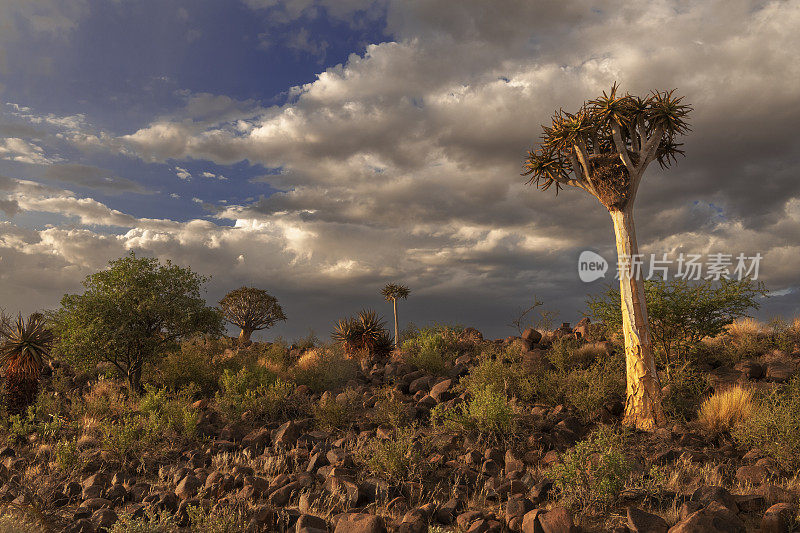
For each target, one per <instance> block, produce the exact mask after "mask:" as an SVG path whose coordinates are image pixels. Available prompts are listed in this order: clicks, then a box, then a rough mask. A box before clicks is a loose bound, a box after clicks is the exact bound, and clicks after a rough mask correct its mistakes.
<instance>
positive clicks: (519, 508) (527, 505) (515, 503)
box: [506, 495, 533, 522]
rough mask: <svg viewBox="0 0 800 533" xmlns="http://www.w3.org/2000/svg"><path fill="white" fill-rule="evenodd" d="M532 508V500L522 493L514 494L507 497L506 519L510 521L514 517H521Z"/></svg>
mask: <svg viewBox="0 0 800 533" xmlns="http://www.w3.org/2000/svg"><path fill="white" fill-rule="evenodd" d="M532 510H533V502H532V501H530V500H529V499H528V498H525V497H524V496H522V495H514V496H511V497H510V498H509V499H508V503H507V504H506V521H507V522H509V521H511V519H512V518H515V517H523V516H525V515H526V514H527V513H528V512H530V511H532Z"/></svg>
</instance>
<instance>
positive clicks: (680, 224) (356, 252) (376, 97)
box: [9, 0, 800, 331]
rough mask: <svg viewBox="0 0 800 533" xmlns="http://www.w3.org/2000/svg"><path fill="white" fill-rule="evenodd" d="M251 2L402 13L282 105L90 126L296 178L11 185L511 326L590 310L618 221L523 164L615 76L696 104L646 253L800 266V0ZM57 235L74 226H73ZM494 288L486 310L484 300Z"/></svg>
mask: <svg viewBox="0 0 800 533" xmlns="http://www.w3.org/2000/svg"><path fill="white" fill-rule="evenodd" d="M247 4H248V5H250V6H251V7H252V8H253V9H255V10H279V11H280V12H281V13H283V14H284V15H285V16H286V17H287V18H288V19H292V20H296V19H299V18H302V17H311V16H316V15H314V14H315V13H316V14H319V13H321V12H323V11H325V12H327V13H329V14H330V13H334V12H335V15H334V16H337V17H341V19H342V20H346V19H347V17H352V16H353V14H354V13H357V12H360V11H364V10H366V9H372V8H375V9H381V10H385V13H386V31H387V32H388V33H389V34H391V35H392V36H394V41H391V42H384V43H381V44H373V45H369V46H368V47H367V48H366V51H365V53H364V54H363V55H352V56H351V57H350V58H349V59H348V60H347V62H346V63H344V64H341V65H336V66H333V67H331V68H328V69H326V70H325V71H324V72H321V73H320V74H319V75H318V77H317V79H316V80H315V81H313V82H311V83H307V84H304V85H302V86H298V87H294V88H292V89H291V90H290V98H289V101H288V102H287V103H286V104H284V105H281V106H272V107H261V106H259V105H258V103H256V102H253V101H238V100H235V99H233V98H230V97H228V96H224V95H211V94H198V95H193V94H189V93H186V94H185V95H184V106H183V107H182V108H181V109H179V110H176V111H175V112H174V113H171V114H167V115H162V116H159V117H157V118H155V119H154V120H153V121H152V122H151V123H150V124H148V125H147V126H145V127H143V128H141V129H138V130H136V131H131V132H127V133H126V134H124V135H119V136H116V137H114V136H109V135H105V136H104V135H103V134H93V135H89V134H86V135H85V136H84V137H82V138H81V139H84V140H85V142H84V141H83V140H82V141H81V142H83V143H84V144H80V143H78V140H77V138H75V139H76V144H78V145H80V146H86V145H92V146H102V147H105V149H108V150H114V151H118V152H122V153H125V154H135V155H136V156H137V157H139V158H141V159H142V160H144V161H147V162H162V163H168V164H170V165H174V166H173V168H174V169H175V173H176V175H177V176H178V177H179V178H181V179H183V180H188V179H190V178H191V177H192V176H191V173H190V172H189V171H188V170H186V168H184V167H183V166H177V165H175V162H179V164H181V165H183V163H181V162H183V161H188V160H190V159H191V160H209V161H211V162H213V163H215V164H218V165H226V164H233V163H238V162H241V161H245V160H246V161H248V162H250V163H251V164H261V165H263V166H264V167H267V168H270V169H279V170H278V172H277V173H275V174H270V175H267V176H264V177H263V178H261V179H262V180H263V181H266V182H267V183H269V184H270V185H272V186H273V187H276V188H278V189H280V190H281V191H282V192H278V193H276V194H273V195H271V196H269V197H265V198H260V199H258V200H255V201H252V202H251V201H245V202H240V203H239V204H237V205H227V206H222V207H218V208H216V209H215V210H214V211H213V212H214V213H215V214H214V218H213V221H208V220H207V221H191V222H185V223H178V222H172V221H166V220H165V221H148V220H143V219H134V218H133V217H131V216H130V215H126V214H124V213H121V212H118V211H117V212H115V211H114V210H110V209H108V208H107V207H105V206H103V205H102V204H101V205H96V204H93V203H91V202H87V201H86V199H80V198H77V197H69V195H67V197H63V198H62V197H52V196H51V197H48V198H40V199H32V198H29V197H24V198H23V197H21V196H13V195H12V196H13V197H9V198H10V199H12V200H14V201H17V202H18V203H19V208H20V209H39V210H48V209H49V210H52V211H53V212H58V213H62V214H64V215H65V216H70V217H73V219H75V218H77V220H79V221H81V223H84V224H105V225H116V226H118V227H126V228H129V230H128V231H127V233H125V234H123V235H116V236H114V237H113V239H112V238H111V237H110V236H108V235H105V236H104V234H102V233H99V232H95V231H91V232H90V234H87V235H88V236H87V235H84V234H80V235H78V234H74V235H73V236H72V237H71V238H75V239H78V238H80V239H89V240H90V241H91V239H94V238H95V236H96V238H98V239H100V238H105V237H108V238H109V239H110V240H109V241H108V243H111V242H113V243H115V244H114V246H116V248H114V247H112V246H111V245H110V244H107V246H108V248H107V249H108V250H116V251H123V250H128V249H136V250H147V251H148V253H152V254H155V255H158V256H160V257H170V258H173V259H176V260H179V261H181V262H185V263H186V264H191V265H192V266H193V267H194V266H196V267H197V268H198V269H200V270H204V269H208V271H209V272H210V271H214V272H221V274H220V278H219V279H218V280H217V282H219V283H220V284H223V283H224V282H228V281H230V282H232V283H233V282H236V281H237V280H240V281H242V282H244V281H252V282H263V283H264V284H269V285H278V286H281V287H283V288H284V289H285V291H286V292H287V294H294V295H305V296H304V297H309V296H308V295H309V294H311V293H313V292H314V291H315V290H325V291H326V292H325V293H326V294H328V295H330V294H333V293H336V292H337V291H341V293H343V294H344V293H348V294H351V295H355V296H353V297H354V298H355V297H363V296H364V295H365V294H367V293H370V294H371V293H372V292H374V290H373V286H378V285H380V283H382V282H385V281H386V280H389V279H403V280H405V281H407V282H408V283H409V284H410V285H412V286H414V287H418V288H419V289H418V291H417V292H416V293H415V294H417V295H422V297H423V298H424V297H431V298H432V297H433V296H436V297H438V298H443V300H442V301H444V302H448V303H447V304H441V305H442V306H443V305H450V306H453V307H455V306H458V305H460V306H462V309H461V311H460V312H461V313H462V314H461V315H460V316H462V317H464V319H465V320H466V319H470V317H476V318H477V317H479V316H480V317H482V320H484V321H488V322H489V325H490V326H491V327H494V328H495V331H497V330H498V329H500V328H501V327H502V326H503V324H502V323H501V322H502V321H503V320H504V319H503V318H497V317H498V316H499V315H500V310H502V309H508V308H510V307H511V308H513V307H514V306H516V305H520V302H522V301H527V298H528V296H529V295H530V293H532V292H536V293H537V295H539V296H542V297H544V298H546V299H547V298H549V299H551V300H552V301H554V302H556V305H554V307H559V308H563V309H567V310H571V311H572V312H576V311H577V310H578V309H580V308H581V307H582V301H583V298H584V295H585V293H586V292H589V290H590V288H589V287H586V286H582V285H578V281H577V276H576V275H575V274H574V270H575V260H576V258H577V255H578V253H579V251H580V250H582V249H586V248H590V249H594V250H596V251H598V252H601V253H603V254H604V255H606V256H607V257H611V254H612V253H613V236H612V232H611V224H610V221H609V219H608V216H607V215H606V214H605V212H604V210H603V209H602V208H601V206H600V205H599V204H598V203H597V202H596V201H595V200H593V199H591V198H589V197H588V196H586V195H583V194H582V193H581V192H579V191H577V190H569V191H565V192H563V193H562V194H559V196H558V197H557V198H555V197H554V196H553V195H552V193H551V191H548V192H547V193H538V192H537V191H534V190H531V189H530V188H527V187H526V186H525V185H524V179H523V178H521V177H520V176H519V173H520V170H521V162H522V159H523V157H524V154H525V151H526V149H528V148H529V147H530V146H531V144H532V143H534V142H536V139H537V137H538V135H539V133H540V127H539V125H540V124H542V123H545V122H546V121H547V120H548V118H549V116H550V115H551V113H552V112H553V111H554V110H556V109H559V108H560V107H564V108H565V109H567V110H569V109H575V108H577V107H578V106H580V104H581V103H582V102H583V101H584V100H585V99H587V98H590V97H593V96H595V95H597V94H598V93H599V92H601V91H602V90H607V89H608V88H609V87H610V85H611V84H612V82H613V81H615V80H616V81H619V82H621V83H622V86H623V89H624V90H629V91H631V92H633V93H638V94H645V93H646V92H647V91H649V90H650V89H653V88H657V89H667V88H673V87H677V88H678V90H679V92H680V94H684V95H685V96H686V100H687V101H688V102H689V103H691V104H692V105H693V106H694V107H695V111H694V113H693V115H692V117H691V119H692V127H693V131H692V132H691V133H690V134H689V135H688V136H687V138H686V139H685V142H686V145H685V149H686V152H687V158H686V159H683V160H680V161H679V163H678V165H677V166H676V167H675V168H673V169H671V170H669V171H661V170H659V169H658V168H651V169H650V170H649V171H648V174H647V175H646V177H645V180H646V182H645V183H644V185H643V187H642V189H641V191H640V197H639V199H638V201H637V225H638V228H637V235H638V237H639V239H640V244H641V246H642V250H643V251H644V252H646V253H651V252H652V253H659V252H662V251H663V252H673V251H681V250H683V251H697V253H710V252H717V251H719V252H727V253H737V252H740V251H741V252H748V253H749V252H754V251H760V252H761V253H762V254H764V256H765V258H764V260H763V267H764V268H763V273H764V276H765V279H767V280H768V281H769V283H771V284H773V285H774V288H778V289H780V288H785V287H786V286H798V285H800V279H798V278H797V275H796V274H795V273H793V272H792V271H791V268H790V265H791V264H792V263H791V261H789V260H788V258H790V257H792V254H796V252H797V250H795V249H794V248H793V247H792V246H787V243H791V242H796V241H797V240H798V237H800V225H799V224H798V215H797V213H798V207H797V206H798V201H799V200H798V198H800V181H798V180H797V179H796V177H797V175H798V171H800V159H798V157H797V155H796V154H798V153H800V146H798V144H800V141H799V140H798V139H797V136H796V135H794V134H793V132H794V128H795V124H797V122H798V121H799V120H800V108H798V106H797V105H796V102H797V101H800V83H798V82H800V63H798V62H797V61H796V60H795V57H794V55H795V52H794V51H795V50H797V49H800V37H799V36H798V34H797V32H796V28H797V27H798V26H800V5H798V4H797V3H793V2H757V1H752V2H748V1H744V0H742V1H735V2H722V1H721V0H720V1H700V0H697V1H681V2H678V1H673V0H657V1H653V2H646V3H645V2H639V3H630V2H622V1H621V0H602V1H600V2H597V3H595V4H593V8H592V9H590V8H587V7H586V5H585V4H583V3H580V2H562V1H556V0H553V1H546V2H536V3H531V2H526V1H523V0H503V1H500V2H496V3H493V4H492V5H491V7H490V8H489V7H487V3H486V2H482V1H479V0H465V1H463V2H460V3H459V7H458V9H453V6H452V2H446V1H444V0H438V1H429V0H426V1H417V0H404V1H400V0H397V1H388V2H382V3H380V5H379V6H377V7H375V6H376V4H375V3H370V4H368V3H366V2H362V1H355V0H354V1H352V2H333V1H322V0H298V1H286V2H279V1H278V0H248V1H247ZM337 6H338V7H337ZM382 12H383V11H382ZM764 80H770V82H769V83H765V81H764ZM19 112H20V113H30V112H29V111H19ZM192 168H194V167H192ZM195 174H196V175H197V176H198V177H200V176H202V177H206V178H211V177H212V176H213V177H216V178H219V175H218V174H216V173H213V172H199V173H198V172H195ZM205 174H210V175H212V176H206V175H205ZM196 200H197V199H196ZM197 201H198V203H199V204H202V205H204V206H205V205H206V204H205V203H204V202H203V201H202V200H197ZM104 207H105V209H104ZM211 208H212V206H209V209H211ZM98 221H99V222H98ZM98 231H99V230H98ZM50 235H51V237H50V239H52V242H53V243H55V241H56V240H57V239H59V238H66V237H67V236H66V234H58V233H56V232H52V233H51V234H50ZM30 238H33V237H30ZM38 238H41V236H39V237H38ZM42 246H44V245H42ZM47 246H50V247H51V249H58V250H60V248H57V245H56V244H48V245H47ZM65 253H66V252H61V251H58V252H57V253H56V255H58V256H60V257H66V255H64V254H65ZM72 253H73V255H75V254H78V253H79V251H75V252H72ZM109 253H110V252H109ZM73 255H71V256H70V257H73ZM64 261H65V264H66V263H69V261H67V260H66V259H64ZM476 301H480V302H481V306H482V308H483V310H481V311H477V310H473V309H467V308H466V307H464V306H468V305H469V306H474V305H475V302H476ZM427 302H428V303H430V302H431V300H428V301H427ZM320 305H322V304H320ZM323 307H324V305H323ZM431 309H432V310H433V309H434V308H433V307H432V308H431ZM565 318H566V319H569V317H565Z"/></svg>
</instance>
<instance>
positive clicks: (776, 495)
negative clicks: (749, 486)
mask: <svg viewBox="0 0 800 533" xmlns="http://www.w3.org/2000/svg"><path fill="white" fill-rule="evenodd" d="M753 494H757V495H759V496H763V497H764V500H765V501H766V503H767V505H773V504H776V503H792V502H794V500H795V497H794V494H792V493H791V492H790V491H788V490H786V489H784V488H783V487H778V486H777V485H773V484H771V483H764V484H762V485H761V486H760V487H758V488H757V489H756V490H754V491H753Z"/></svg>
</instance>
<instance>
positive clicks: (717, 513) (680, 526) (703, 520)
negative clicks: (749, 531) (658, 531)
mask: <svg viewBox="0 0 800 533" xmlns="http://www.w3.org/2000/svg"><path fill="white" fill-rule="evenodd" d="M669 533H746V530H745V527H744V524H743V523H742V521H741V520H740V519H739V517H737V516H736V515H735V514H734V513H732V512H730V511H729V510H728V509H727V508H726V507H724V506H722V505H721V504H719V503H717V504H716V505H714V503H712V504H710V505H709V506H707V507H705V508H703V509H700V510H699V511H696V512H694V513H692V514H690V515H689V516H687V517H686V518H685V519H683V520H681V521H680V522H678V523H677V524H675V525H674V526H673V527H672V528H670V529H669Z"/></svg>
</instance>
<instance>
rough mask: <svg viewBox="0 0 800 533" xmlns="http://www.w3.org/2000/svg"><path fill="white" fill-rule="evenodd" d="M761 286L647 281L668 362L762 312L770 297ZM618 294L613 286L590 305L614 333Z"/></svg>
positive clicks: (654, 329)
mask: <svg viewBox="0 0 800 533" xmlns="http://www.w3.org/2000/svg"><path fill="white" fill-rule="evenodd" d="M766 292H767V291H766V289H764V286H763V284H762V283H756V282H754V281H753V280H751V279H749V278H745V279H742V280H733V279H725V278H720V280H719V282H718V283H714V281H712V280H704V281H701V282H692V281H690V280H686V279H683V278H674V279H672V280H668V281H667V280H663V279H653V280H646V281H645V282H644V294H645V299H646V300H647V311H648V314H649V318H650V330H651V333H652V336H653V339H654V341H655V343H656V344H657V345H658V347H659V348H660V349H661V352H662V353H663V355H664V357H665V359H666V361H667V362H668V363H672V362H675V358H676V357H679V356H680V355H681V354H682V353H685V352H686V351H687V350H688V349H690V348H691V347H692V346H694V345H696V344H697V343H698V342H700V340H701V339H703V338H704V337H713V336H715V335H719V334H720V333H722V332H723V331H724V329H725V326H727V325H728V324H731V323H732V322H733V321H734V320H736V319H737V318H742V317H745V316H747V313H748V311H749V310H750V309H758V308H759V307H760V305H761V304H760V303H759V301H758V298H759V297H760V296H763V295H765V294H766ZM619 300H620V295H619V290H617V289H615V288H614V287H609V288H608V290H607V291H606V292H605V293H603V294H600V295H596V296H592V297H590V299H589V300H588V301H587V304H588V306H589V309H591V311H592V314H593V315H594V316H595V318H597V319H599V320H601V321H602V322H604V323H605V324H606V326H608V327H609V328H610V329H611V330H613V331H622V311H621V309H620V307H619V305H617V302H619Z"/></svg>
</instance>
